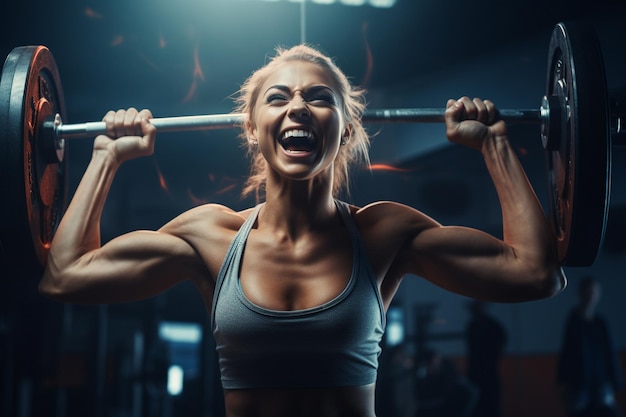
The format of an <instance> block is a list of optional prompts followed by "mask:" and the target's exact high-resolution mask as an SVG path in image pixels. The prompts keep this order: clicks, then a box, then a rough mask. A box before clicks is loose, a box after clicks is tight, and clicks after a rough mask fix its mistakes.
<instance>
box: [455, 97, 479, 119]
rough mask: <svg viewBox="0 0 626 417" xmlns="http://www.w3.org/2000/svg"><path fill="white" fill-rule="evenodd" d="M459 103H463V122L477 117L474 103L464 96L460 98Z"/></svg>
mask: <svg viewBox="0 0 626 417" xmlns="http://www.w3.org/2000/svg"><path fill="white" fill-rule="evenodd" d="M459 101H460V102H461V103H463V108H464V114H463V119H464V120H468V119H469V120H476V118H477V117H478V109H477V108H476V104H475V103H474V101H473V100H471V99H470V98H469V97H466V96H465V97H461V98H460V99H459Z"/></svg>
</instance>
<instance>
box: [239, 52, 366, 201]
mask: <svg viewBox="0 0 626 417" xmlns="http://www.w3.org/2000/svg"><path fill="white" fill-rule="evenodd" d="M289 61H303V62H309V63H312V64H315V65H318V66H319V67H320V68H322V69H324V70H325V71H327V72H328V74H329V75H330V77H331V78H332V80H333V82H334V83H335V86H334V87H335V88H336V89H337V93H338V94H339V95H340V97H341V106H342V109H341V110H342V112H343V116H344V119H345V120H346V123H349V124H350V125H351V129H350V137H349V138H348V140H347V141H346V143H345V145H343V146H341V148H340V151H339V154H338V155H337V158H336V159H335V162H334V172H333V178H334V180H333V188H332V190H333V195H334V196H337V194H338V193H339V192H340V191H342V190H345V191H347V192H349V188H350V187H349V170H350V168H351V166H352V165H353V164H355V163H359V162H361V163H364V164H365V165H368V166H369V145H370V139H369V136H368V134H367V132H366V131H365V128H364V127H363V124H362V122H361V117H362V115H363V111H364V110H365V91H364V90H363V89H361V88H358V87H354V86H353V85H352V84H351V83H350V81H349V80H348V78H347V77H346V75H345V74H344V73H343V71H341V69H339V67H338V66H337V65H336V64H335V63H334V62H333V60H332V59H331V58H330V57H328V56H327V55H325V54H323V53H322V52H320V51H319V50H317V49H315V48H313V47H311V46H309V45H296V46H293V47H291V48H289V49H284V48H281V47H278V48H276V54H275V55H274V56H273V57H272V58H271V59H270V60H269V62H268V63H266V64H265V65H264V66H263V67H261V68H259V69H257V70H256V71H254V72H253V73H252V75H250V77H248V79H247V80H246V81H245V82H244V83H243V84H242V86H241V88H240V89H239V95H238V97H237V98H236V99H235V102H236V104H237V106H236V109H235V111H236V112H238V113H243V114H244V115H245V116H246V117H247V118H248V120H252V119H253V116H254V114H253V112H254V106H255V104H256V101H257V100H258V98H259V90H260V88H261V86H262V85H263V83H264V82H265V81H266V80H267V78H268V77H269V75H270V74H271V73H272V72H273V71H274V70H275V69H276V67H277V66H279V65H280V64H282V63H285V62H289ZM241 127H242V134H241V135H240V136H241V138H243V139H245V145H244V146H247V149H248V155H249V156H250V158H251V161H252V163H251V166H250V175H249V177H248V179H247V181H246V184H245V186H244V189H243V191H242V197H247V196H249V195H250V194H251V193H253V192H254V193H255V196H256V200H257V202H259V201H260V200H261V198H262V197H264V193H265V184H266V180H267V173H266V169H267V163H266V161H265V158H264V157H263V155H262V154H261V152H259V151H258V150H257V149H256V147H252V146H251V145H250V144H249V141H248V133H247V130H246V128H245V121H244V122H243V125H242V126H241Z"/></svg>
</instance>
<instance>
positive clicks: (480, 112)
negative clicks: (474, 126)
mask: <svg viewBox="0 0 626 417" xmlns="http://www.w3.org/2000/svg"><path fill="white" fill-rule="evenodd" d="M472 103H474V106H476V120H478V121H479V122H481V123H487V122H488V120H489V112H488V111H487V107H486V106H485V102H484V101H483V100H481V99H480V98H474V99H473V100H472Z"/></svg>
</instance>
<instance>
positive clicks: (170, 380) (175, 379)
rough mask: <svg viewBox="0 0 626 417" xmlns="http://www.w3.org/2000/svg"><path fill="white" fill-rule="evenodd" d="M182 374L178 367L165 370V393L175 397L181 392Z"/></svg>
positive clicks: (174, 366)
mask: <svg viewBox="0 0 626 417" xmlns="http://www.w3.org/2000/svg"><path fill="white" fill-rule="evenodd" d="M183 380H184V372H183V368H181V367H180V366H178V365H172V366H170V368H169V369H168V370H167V393H168V394H170V395H172V396H176V395H180V394H181V393H182V392H183Z"/></svg>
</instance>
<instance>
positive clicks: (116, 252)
mask: <svg viewBox="0 0 626 417" xmlns="http://www.w3.org/2000/svg"><path fill="white" fill-rule="evenodd" d="M111 117H113V116H111ZM137 118H139V116H137ZM111 123H113V124H114V125H115V126H117V124H115V121H114V120H111ZM119 123H122V122H119ZM119 123H118V124H119ZM128 123H131V122H128ZM139 123H142V125H141V126H139ZM131 124H133V126H134V128H135V129H143V131H144V132H143V133H144V134H145V135H144V137H143V138H140V137H122V138H120V139H118V141H112V140H111V139H109V138H106V137H98V138H97V139H96V141H95V143H94V151H93V155H92V159H91V161H90V163H89V165H88V167H87V169H86V171H85V173H84V175H83V178H82V179H81V182H80V184H79V186H78V188H77V190H76V193H75V195H74V197H73V198H72V201H71V203H70V205H69V207H68V209H67V211H66V213H65V214H64V216H63V219H62V220H61V223H60V224H59V227H58V229H57V231H56V233H55V235H54V238H53V240H52V243H51V247H50V251H49V254H48V259H47V263H46V265H45V270H44V275H43V278H42V280H41V282H40V291H41V292H42V294H44V295H46V296H48V297H51V298H53V299H56V300H59V301H64V302H77V303H114V302H123V301H131V300H137V299H141V298H145V297H148V296H151V295H154V294H156V293H158V292H160V291H163V290H164V289H166V288H168V287H170V286H172V285H174V284H175V283H177V282H179V281H181V280H183V279H195V278H198V277H200V276H201V275H202V274H203V273H204V274H205V275H204V276H206V271H205V269H204V265H203V264H202V262H201V261H200V259H199V257H198V256H197V255H196V253H195V252H194V250H193V249H192V247H191V246H190V245H189V244H188V243H187V242H185V241H184V240H183V239H182V238H180V237H177V236H175V235H173V234H169V233H165V232H161V231H157V232H152V231H138V232H131V233H128V234H126V235H123V236H120V237H118V238H115V239H113V240H111V241H110V242H108V243H107V244H106V245H104V246H101V237H100V218H101V215H102V210H103V208H104V203H105V200H106V197H107V194H108V192H109V189H110V187H111V184H112V182H113V179H114V176H115V173H116V171H117V169H118V167H119V165H120V163H121V161H122V160H125V159H130V158H131V157H136V156H141V155H142V154H150V153H151V152H152V148H153V144H152V143H151V142H152V141H153V140H154V135H155V132H154V129H153V128H152V127H151V126H149V125H148V123H147V122H146V121H145V120H144V121H143V122H139V121H134V122H132V123H131ZM114 128H115V127H114ZM128 128H129V129H130V130H132V129H131V127H128ZM113 133H115V132H113Z"/></svg>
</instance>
